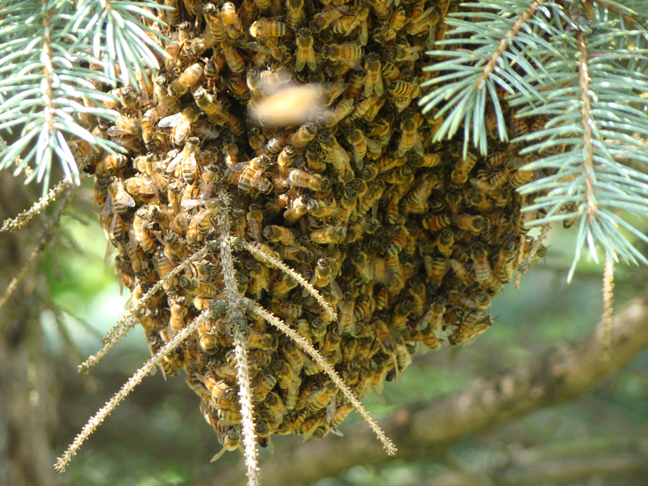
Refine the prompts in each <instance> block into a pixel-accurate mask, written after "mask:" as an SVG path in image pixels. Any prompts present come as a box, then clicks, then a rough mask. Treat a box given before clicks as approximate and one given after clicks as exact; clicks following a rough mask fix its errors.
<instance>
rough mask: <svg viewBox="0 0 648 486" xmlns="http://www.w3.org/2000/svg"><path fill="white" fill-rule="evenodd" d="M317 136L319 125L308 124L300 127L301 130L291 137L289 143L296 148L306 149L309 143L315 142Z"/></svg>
mask: <svg viewBox="0 0 648 486" xmlns="http://www.w3.org/2000/svg"><path fill="white" fill-rule="evenodd" d="M315 135H317V125H315V124H314V123H307V124H306V125H302V126H301V127H299V129H298V130H297V131H296V132H295V133H294V134H293V135H291V136H290V138H289V139H288V143H289V144H290V145H293V146H294V147H296V148H302V147H305V146H306V145H307V144H308V142H310V141H311V140H313V138H315Z"/></svg>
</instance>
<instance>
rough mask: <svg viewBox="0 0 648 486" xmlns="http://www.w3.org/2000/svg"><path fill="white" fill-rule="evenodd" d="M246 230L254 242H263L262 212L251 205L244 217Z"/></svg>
mask: <svg viewBox="0 0 648 486" xmlns="http://www.w3.org/2000/svg"><path fill="white" fill-rule="evenodd" d="M246 219H247V223H248V229H247V233H248V236H249V237H250V238H252V239H253V240H255V241H259V242H262V241H263V212H262V211H261V210H260V209H258V207H257V206H254V205H251V206H250V211H248V213H247V215H246Z"/></svg>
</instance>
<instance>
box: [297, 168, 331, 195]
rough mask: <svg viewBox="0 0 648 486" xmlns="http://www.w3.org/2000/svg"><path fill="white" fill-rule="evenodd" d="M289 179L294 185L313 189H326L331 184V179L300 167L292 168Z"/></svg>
mask: <svg viewBox="0 0 648 486" xmlns="http://www.w3.org/2000/svg"><path fill="white" fill-rule="evenodd" d="M288 180H289V181H290V183H291V184H292V185H293V186H296V187H304V188H306V189H310V190H311V191H316V192H317V191H325V190H326V189H328V187H329V186H330V181H329V180H328V179H326V178H324V177H322V176H321V175H319V174H309V173H308V172H305V171H303V170H300V169H290V171H289V173H288Z"/></svg>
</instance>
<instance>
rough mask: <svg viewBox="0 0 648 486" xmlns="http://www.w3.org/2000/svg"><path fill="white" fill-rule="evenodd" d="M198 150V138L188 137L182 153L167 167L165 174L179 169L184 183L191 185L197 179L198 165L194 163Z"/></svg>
mask: <svg viewBox="0 0 648 486" xmlns="http://www.w3.org/2000/svg"><path fill="white" fill-rule="evenodd" d="M199 150H200V139H199V138H198V137H190V138H189V139H187V142H186V143H185V146H184V148H183V149H182V152H181V153H180V154H179V155H178V156H177V157H175V158H174V159H173V160H172V161H171V162H170V163H169V165H168V166H167V168H166V171H167V172H174V171H176V169H177V168H180V173H181V174H182V178H183V179H184V181H185V182H186V183H187V184H189V185H193V184H194V182H196V179H197V178H198V177H197V176H198V165H197V162H196V153H197V152H198V151H199Z"/></svg>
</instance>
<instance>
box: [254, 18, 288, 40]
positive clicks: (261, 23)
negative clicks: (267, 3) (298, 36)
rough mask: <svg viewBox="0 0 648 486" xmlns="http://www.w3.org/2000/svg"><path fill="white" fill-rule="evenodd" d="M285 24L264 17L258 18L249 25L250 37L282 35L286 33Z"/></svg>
mask: <svg viewBox="0 0 648 486" xmlns="http://www.w3.org/2000/svg"><path fill="white" fill-rule="evenodd" d="M286 32H287V29H286V24H284V23H283V22H277V21H274V20H268V19H266V18H263V17H262V18H260V19H259V20H257V21H256V22H254V23H253V24H252V25H251V26H250V34H251V35H252V37H282V36H284V35H286Z"/></svg>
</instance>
